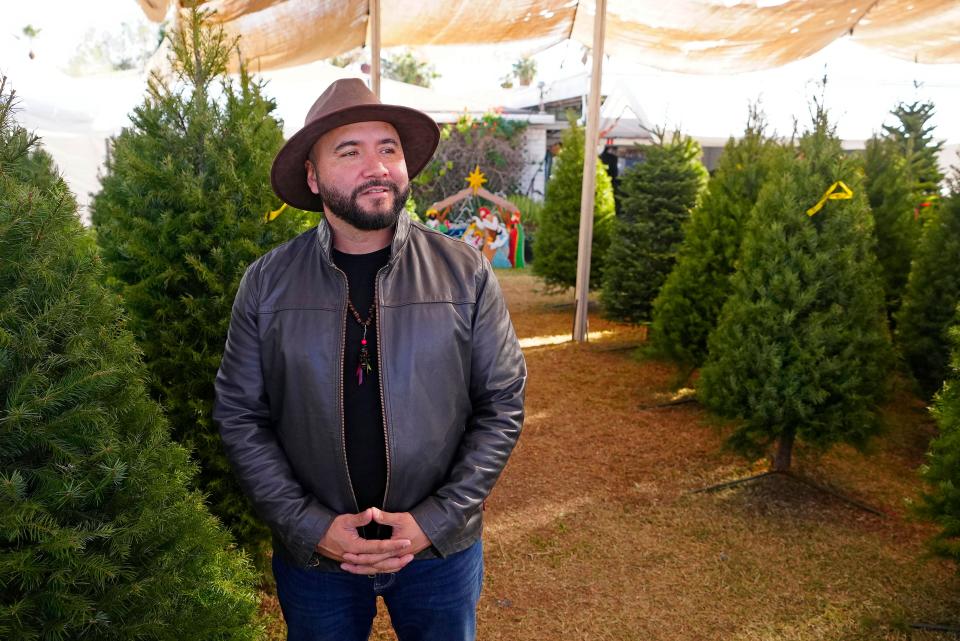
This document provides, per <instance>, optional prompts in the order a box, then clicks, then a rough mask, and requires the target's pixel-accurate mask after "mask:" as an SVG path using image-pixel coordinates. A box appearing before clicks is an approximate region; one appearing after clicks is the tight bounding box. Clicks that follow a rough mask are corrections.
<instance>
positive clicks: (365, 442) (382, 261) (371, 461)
mask: <svg viewBox="0 0 960 641" xmlns="http://www.w3.org/2000/svg"><path fill="white" fill-rule="evenodd" d="M389 260H390V247H389V246H388V247H384V248H383V249H381V250H379V251H375V252H372V253H370V254H344V253H343V252H339V251H337V250H336V249H334V250H333V262H334V264H335V265H336V266H337V267H339V268H340V269H341V270H343V272H344V273H345V274H346V275H347V282H348V284H349V286H350V289H349V296H350V302H351V303H353V307H354V309H356V310H357V313H358V314H359V315H360V318H361V319H362V320H367V318H369V317H370V314H371V311H370V309H371V305H372V304H373V301H374V287H375V286H376V277H377V271H379V270H380V268H381V267H383V266H384V265H386V264H387V261H389ZM373 313H374V317H373V320H372V321H371V322H370V325H369V327H368V328H367V334H366V339H367V349H368V351H369V355H370V363H371V365H372V366H373V369H372V371H370V372H369V373H368V372H366V371H364V372H363V382H362V383H361V382H360V381H359V377H358V375H357V367H358V365H359V364H360V348H361V344H360V341H361V340H362V339H363V326H362V325H361V324H360V323H358V322H357V319H356V318H355V317H354V315H353V313H351V312H350V311H349V310H347V337H346V345H345V346H344V353H343V412H344V416H343V418H344V425H345V430H346V439H347V443H346V444H347V468H348V469H349V470H350V482H351V483H352V484H353V491H354V494H355V495H356V497H357V504H358V506H359V508H360V510H361V511H363V510H365V509H367V508H368V507H378V508H382V507H383V493H384V491H385V489H386V484H387V451H386V441H385V436H384V430H385V429H386V426H385V425H384V422H383V405H382V402H381V398H380V363H379V361H378V359H377V319H376V316H375V314H376V312H373ZM389 529H390V528H388V527H386V526H383V527H379V528H378V527H376V524H373V525H371V526H367V527H366V528H363V529H362V530H361V535H363V536H364V537H365V538H389V536H390V534H389Z"/></svg>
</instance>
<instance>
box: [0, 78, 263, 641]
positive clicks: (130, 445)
mask: <svg viewBox="0 0 960 641" xmlns="http://www.w3.org/2000/svg"><path fill="white" fill-rule="evenodd" d="M2 84H3V83H2V81H0V95H2V93H3V92H2ZM11 105H12V96H11V95H6V96H3V97H0V399H2V404H0V407H2V409H0V638H3V639H6V640H9V641H14V640H31V641H33V640H36V641H40V640H51V641H52V640H55V639H56V640H59V639H90V640H91V641H95V640H119V639H130V640H133V639H154V640H162V639H169V640H170V641H186V640H196V641H208V640H210V639H220V640H226V639H236V640H243V639H253V638H257V637H258V631H257V630H256V628H255V627H253V626H252V625H251V621H252V617H253V616H254V614H255V612H256V599H255V595H254V592H253V589H252V586H253V583H254V575H253V572H252V571H251V569H250V567H249V565H248V564H247V562H246V561H245V560H244V559H243V557H242V556H240V554H239V553H237V552H236V551H235V550H230V547H231V543H230V539H229V537H228V535H227V534H226V532H225V531H224V530H223V529H222V528H221V527H220V526H219V524H218V523H217V522H216V520H215V519H214V518H213V517H212V516H211V515H210V514H209V512H207V509H206V507H205V506H204V505H203V501H202V498H201V496H200V495H199V494H198V493H196V492H195V491H193V490H191V489H190V488H189V487H188V485H189V483H190V481H191V479H192V478H193V476H194V475H195V473H196V467H195V466H194V465H193V464H192V463H191V462H190V460H189V458H188V454H187V451H186V450H185V449H184V448H183V447H181V446H179V445H176V444H174V443H173V442H172V441H171V440H170V437H169V433H168V425H167V423H166V422H165V419H164V418H163V415H162V413H161V411H160V408H159V407H158V406H157V404H156V403H155V402H154V401H152V400H150V399H149V397H148V394H147V391H146V388H145V385H144V383H143V380H144V378H145V376H146V372H145V369H144V367H143V364H142V363H141V361H140V360H139V355H138V350H137V348H136V345H135V343H134V340H133V337H132V336H131V334H130V332H129V331H128V330H127V329H126V328H125V326H124V320H123V315H122V313H121V310H120V309H119V308H118V306H117V303H116V297H115V295H113V294H112V293H110V292H108V291H107V290H106V289H105V288H104V287H103V285H102V284H101V283H100V281H101V278H102V277H103V269H102V265H101V263H100V260H99V259H98V257H97V256H96V254H95V253H94V247H95V244H94V243H93V240H92V238H91V234H90V233H89V231H87V230H85V229H84V228H83V227H82V226H81V224H80V222H79V218H78V217H77V214H76V202H75V201H74V199H73V196H72V195H71V194H70V192H69V191H68V189H67V187H66V185H65V184H64V182H63V181H62V180H61V179H60V178H59V176H57V175H56V174H55V173H54V172H53V170H52V162H51V160H50V157H49V156H48V155H47V154H45V153H43V152H42V151H40V150H37V149H36V147H35V143H36V140H35V138H34V137H33V136H30V135H29V134H27V133H26V131H25V130H24V129H22V128H20V127H18V126H17V125H16V124H15V123H14V121H13V118H12V114H11ZM31 149H33V151H32V152H31ZM28 154H29V155H28ZM43 167H46V168H47V173H46V174H42V173H41V171H40V169H41V168H43Z"/></svg>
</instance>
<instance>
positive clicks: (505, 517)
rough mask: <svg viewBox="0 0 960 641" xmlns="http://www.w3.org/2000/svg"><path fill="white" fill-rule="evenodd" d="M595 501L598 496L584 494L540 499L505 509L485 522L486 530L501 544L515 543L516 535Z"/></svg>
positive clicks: (520, 534)
mask: <svg viewBox="0 0 960 641" xmlns="http://www.w3.org/2000/svg"><path fill="white" fill-rule="evenodd" d="M595 501H596V497H593V496H589V495H582V496H578V497H575V498H573V499H568V500H565V501H539V502H537V503H536V504H535V505H533V506H529V507H526V508H524V509H522V510H510V511H503V512H501V513H499V514H497V516H496V518H493V519H489V520H488V521H487V522H485V523H484V525H483V527H484V532H485V533H487V534H488V535H489V536H490V537H491V539H493V538H494V537H496V538H497V539H498V540H499V541H500V543H501V544H503V543H507V542H509V543H513V542H514V539H515V538H516V536H523V535H525V534H526V533H528V532H530V531H532V530H535V529H537V528H542V527H544V526H546V525H549V524H550V523H552V522H553V521H555V520H556V519H558V518H563V517H564V516H566V515H568V514H572V513H575V512H577V511H579V510H580V509H581V508H583V507H584V506H585V505H588V504H590V503H593V502H595Z"/></svg>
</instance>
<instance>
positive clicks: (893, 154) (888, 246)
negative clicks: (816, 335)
mask: <svg viewBox="0 0 960 641" xmlns="http://www.w3.org/2000/svg"><path fill="white" fill-rule="evenodd" d="M864 173H865V174H866V177H865V180H864V188H865V189H866V191H867V199H868V200H869V201H870V209H871V210H872V211H873V220H874V225H875V228H874V231H875V233H876V236H877V258H878V259H879V260H880V266H881V267H882V268H883V285H884V287H883V289H884V293H885V295H886V300H887V313H888V314H889V315H890V316H891V317H892V316H893V314H894V313H895V312H896V310H897V309H899V307H900V300H901V298H902V296H903V290H904V288H905V287H906V285H907V277H908V276H909V274H910V261H911V259H912V258H913V253H914V251H915V249H916V245H917V240H918V238H919V237H920V229H921V225H920V222H919V220H918V219H917V216H916V214H915V209H914V205H915V203H914V200H915V192H914V185H913V183H912V182H911V181H910V177H909V171H908V167H907V159H906V157H904V155H903V153H902V152H901V150H900V146H899V145H898V144H897V142H896V141H895V140H893V139H892V138H879V137H876V136H874V137H873V138H871V139H870V140H868V141H867V148H866V151H865V152H864Z"/></svg>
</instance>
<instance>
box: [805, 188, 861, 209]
mask: <svg viewBox="0 0 960 641" xmlns="http://www.w3.org/2000/svg"><path fill="white" fill-rule="evenodd" d="M851 198H853V192H852V191H851V190H850V188H849V187H847V185H846V184H845V183H844V182H843V181H842V180H838V181H837V182H835V183H833V184H832V185H830V189H828V190H827V191H826V193H824V194H823V198H821V199H820V202H818V203H817V204H816V205H814V206H813V207H811V208H810V209H808V210H807V216H813V215H814V214H815V213H817V212H818V211H820V210H821V209H823V206H824V205H825V204H826V203H827V201H828V200H850V199H851Z"/></svg>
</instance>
